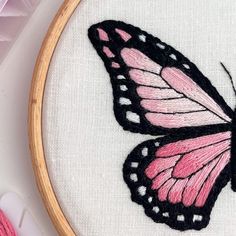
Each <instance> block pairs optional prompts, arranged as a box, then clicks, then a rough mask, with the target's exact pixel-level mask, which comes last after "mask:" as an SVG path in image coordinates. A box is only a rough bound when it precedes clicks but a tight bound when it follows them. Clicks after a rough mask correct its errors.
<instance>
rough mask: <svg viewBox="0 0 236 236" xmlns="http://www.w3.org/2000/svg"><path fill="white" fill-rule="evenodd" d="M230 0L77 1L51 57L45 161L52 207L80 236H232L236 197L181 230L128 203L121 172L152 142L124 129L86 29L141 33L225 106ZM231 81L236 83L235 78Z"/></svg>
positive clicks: (234, 35) (234, 18)
mask: <svg viewBox="0 0 236 236" xmlns="http://www.w3.org/2000/svg"><path fill="white" fill-rule="evenodd" d="M235 9H236V1H234V0H225V1H216V0H208V1H206V0H181V1H180V0H172V1H167V0H128V1H127V0H112V1H111V0H82V2H81V4H80V5H79V7H78V8H77V10H76V12H75V13H74V15H73V17H72V18H71V20H70V22H69V23H68V25H67V27H66V29H65V31H64V33H63V35H62V37H61V40H60V42H59V44H58V46H57V49H56V51H55V54H54V57H53V60H52V63H51V67H50V71H49V74H48V81H47V85H46V91H45V99H44V116H43V135H44V146H45V152H46V158H47V164H48V168H49V172H50V177H51V180H52V183H53V187H54V189H55V191H56V194H57V197H58V199H59V202H60V204H61V206H62V208H63V210H64V212H65V214H66V216H67V217H68V219H69V221H70V222H71V224H72V225H73V228H74V230H75V231H76V233H78V234H79V233H80V235H81V236H110V235H114V236H125V235H130V236H151V235H161V236H167V235H172V236H178V235H181V234H184V235H193V236H198V235H204V236H205V235H207V236H213V235H214V236H216V235H235V230H236V226H235V219H236V194H235V193H233V192H232V191H231V189H230V186H229V184H228V185H227V186H226V187H225V188H224V189H223V191H222V192H221V193H220V195H219V198H218V200H217V201H216V205H215V207H214V208H213V211H212V215H211V220H210V224H209V226H208V227H207V228H206V229H203V230H201V231H200V232H197V231H188V232H185V233H180V232H178V231H176V230H173V229H171V228H169V227H168V226H166V225H165V224H157V223H154V222H153V221H152V220H151V219H150V218H149V217H147V216H146V215H145V214H144V210H143V207H142V206H140V205H138V204H136V203H134V202H132V201H131V199H130V190H129V189H128V187H127V186H126V184H125V183H124V181H123V176H122V166H123V163H124V161H125V159H126V157H127V155H128V154H129V153H130V151H131V150H132V149H133V148H134V147H135V146H136V145H138V144H139V143H140V142H141V141H144V140H147V139H150V136H148V135H146V136H145V135H139V134H134V133H130V132H127V131H124V130H123V129H122V127H121V126H119V124H118V123H117V121H116V120H115V117H114V115H113V110H112V107H113V104H112V100H113V97H112V88H111V84H110V78H109V75H108V73H107V72H106V70H105V68H104V65H103V62H102V60H101V59H100V58H99V57H98V55H97V53H96V51H95V50H94V49H93V47H92V45H91V43H90V41H89V39H88V37H87V30H88V28H89V27H90V26H91V25H92V24H95V23H98V22H100V21H103V20H107V19H114V20H122V21H125V22H127V23H130V24H133V25H135V26H138V27H140V28H142V29H143V30H145V31H147V32H149V33H151V34H153V35H155V36H157V37H159V38H160V39H161V40H163V41H164V42H166V43H168V44H170V45H172V46H173V47H175V48H176V49H177V50H179V51H180V52H182V53H183V54H184V55H185V56H187V57H188V58H189V59H190V60H192V61H193V62H194V63H195V64H196V65H197V66H198V68H199V69H200V70H201V71H202V72H203V73H204V74H205V75H206V76H207V77H208V78H210V80H211V81H212V83H213V84H214V85H215V86H216V87H217V89H218V91H219V92H220V93H221V94H222V95H223V96H224V98H225V100H226V101H227V103H228V104H230V106H231V107H234V104H235V97H234V95H233V91H232V88H231V86H230V82H229V79H228V77H227V75H226V73H225V72H224V71H223V70H222V67H221V66H220V64H219V63H220V61H222V62H224V64H225V65H226V66H227V68H228V69H229V70H230V72H231V74H232V76H233V77H234V78H236V46H235V45H236V27H235V23H236V14H235ZM235 82H236V79H235Z"/></svg>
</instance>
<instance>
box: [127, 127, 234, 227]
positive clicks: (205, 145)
mask: <svg viewBox="0 0 236 236" xmlns="http://www.w3.org/2000/svg"><path fill="white" fill-rule="evenodd" d="M229 159H230V132H229V131H225V132H221V133H213V134H208V135H204V136H201V137H192V135H184V136H183V137H181V138H180V137H178V138H176V137H175V136H166V137H163V138H158V139H156V140H149V141H146V142H144V143H142V144H140V145H138V146H137V147H136V148H135V149H134V150H133V151H132V152H131V153H130V155H129V156H128V158H127V160H126V161H125V163H124V167H123V174H124V180H125V182H126V183H127V185H128V186H129V188H130V190H131V193H132V200H133V201H135V202H137V203H139V204H141V205H143V207H144V209H145V213H146V214H147V215H148V216H150V217H151V218H152V219H153V220H154V221H156V222H159V223H166V224H168V225H169V226H171V227H172V228H175V229H178V230H186V229H197V230H199V229H201V228H204V227H206V226H207V224H208V223H209V220H210V213H211V209H212V207H213V205H214V203H215V201H216V198H217V196H218V194H219V192H220V191H221V189H222V188H223V187H224V186H225V185H226V183H227V182H228V181H229V178H230V176H229V171H228V168H229ZM190 163H191V164H190Z"/></svg>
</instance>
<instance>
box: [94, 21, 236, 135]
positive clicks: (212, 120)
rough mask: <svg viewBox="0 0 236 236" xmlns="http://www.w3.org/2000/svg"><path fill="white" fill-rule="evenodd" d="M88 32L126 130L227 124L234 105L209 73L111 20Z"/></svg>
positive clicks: (117, 112)
mask: <svg viewBox="0 0 236 236" xmlns="http://www.w3.org/2000/svg"><path fill="white" fill-rule="evenodd" d="M89 37H90V40H91V42H92V43H93V45H94V47H95V48H96V50H97V52H98V54H99V55H100V56H101V58H102V59H103V61H104V63H105V66H106V69H107V71H108V72H109V74H110V76H111V82H112V85H113V89H114V90H113V91H114V93H113V94H114V111H115V116H116V118H117V120H118V122H119V123H120V124H121V125H122V126H123V127H124V128H125V129H128V130H130V131H134V132H140V133H152V134H157V133H166V132H168V131H169V130H173V131H175V130H176V129H181V128H184V129H186V128H189V129H192V128H194V127H203V126H212V125H218V124H220V125H225V124H226V125H229V124H230V123H231V115H232V114H231V112H232V110H231V109H230V108H229V107H228V106H227V104H226V103H225V102H224V101H223V99H222V97H221V96H220V95H219V94H218V93H217V91H216V90H215V88H214V87H213V86H212V85H211V84H210V83H209V81H208V80H207V78H206V77H204V75H202V74H201V72H200V71H198V70H197V68H196V67H195V65H194V64H193V63H191V62H190V61H188V60H187V59H186V58H184V57H183V55H181V54H180V53H179V52H177V51H176V50H173V48H171V47H170V46H168V45H167V44H164V43H163V42H161V41H160V40H159V39H157V38H154V37H152V36H151V35H148V34H147V33H145V32H142V31H141V30H140V29H138V28H135V27H133V26H131V25H127V24H124V23H121V22H114V21H105V22H102V23H100V24H97V25H94V26H92V27H91V28H90V30H89ZM156 55H157V56H156ZM169 60H172V61H171V62H169ZM186 72H187V73H186ZM199 84H201V85H199ZM209 91H210V92H209ZM130 114H132V115H131V116H130ZM134 117H135V119H133V118H134Z"/></svg>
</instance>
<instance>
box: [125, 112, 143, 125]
mask: <svg viewBox="0 0 236 236" xmlns="http://www.w3.org/2000/svg"><path fill="white" fill-rule="evenodd" d="M126 118H127V120H129V121H131V122H134V123H140V116H139V115H138V114H137V113H134V112H132V111H127V112H126Z"/></svg>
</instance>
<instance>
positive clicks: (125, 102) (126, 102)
mask: <svg viewBox="0 0 236 236" xmlns="http://www.w3.org/2000/svg"><path fill="white" fill-rule="evenodd" d="M119 103H120V104H121V105H131V104H132V103H131V101H130V100H129V99H128V98H124V97H121V98H120V99H119Z"/></svg>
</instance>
